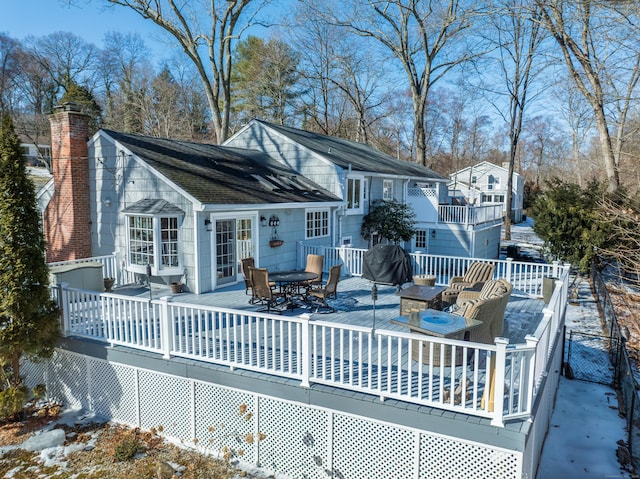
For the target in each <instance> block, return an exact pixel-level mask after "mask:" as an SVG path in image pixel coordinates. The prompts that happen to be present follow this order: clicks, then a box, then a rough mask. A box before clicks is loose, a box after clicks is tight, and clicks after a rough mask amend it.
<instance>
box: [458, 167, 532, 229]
mask: <svg viewBox="0 0 640 479" xmlns="http://www.w3.org/2000/svg"><path fill="white" fill-rule="evenodd" d="M505 166H508V165H505ZM449 176H450V178H451V181H450V182H449V189H450V190H451V191H456V192H459V194H460V195H461V196H463V197H464V199H465V200H466V201H467V202H468V203H469V204H471V205H489V204H502V205H503V207H504V215H505V216H506V213H507V187H508V185H507V183H508V178H509V169H508V167H504V166H498V165H495V164H493V163H490V162H488V161H482V162H480V163H478V164H476V165H472V166H469V167H467V168H463V169H461V170H458V171H456V172H454V173H451V174H450V175H449ZM523 201H524V177H523V176H522V175H520V174H518V173H516V172H514V173H513V184H512V201H511V210H512V212H511V220H512V221H513V222H514V223H519V222H521V221H522V208H523Z"/></svg>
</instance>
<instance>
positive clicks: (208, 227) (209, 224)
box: [204, 218, 213, 231]
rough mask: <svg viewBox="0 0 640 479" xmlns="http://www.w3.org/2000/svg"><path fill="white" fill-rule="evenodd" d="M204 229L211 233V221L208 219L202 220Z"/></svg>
mask: <svg viewBox="0 0 640 479" xmlns="http://www.w3.org/2000/svg"><path fill="white" fill-rule="evenodd" d="M204 228H205V229H206V230H207V231H213V224H212V223H211V220H210V219H209V218H205V220H204Z"/></svg>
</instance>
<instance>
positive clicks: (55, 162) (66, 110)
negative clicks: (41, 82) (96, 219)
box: [44, 103, 91, 262]
mask: <svg viewBox="0 0 640 479" xmlns="http://www.w3.org/2000/svg"><path fill="white" fill-rule="evenodd" d="M89 119H90V118H89V117H88V116H87V115H85V114H84V113H82V112H81V111H80V108H79V107H78V105H76V104H74V103H65V104H64V105H62V106H57V107H56V108H55V113H54V114H53V115H50V116H49V122H50V123H51V167H52V173H53V182H54V193H53V196H52V198H51V201H50V202H49V205H48V207H47V209H46V210H45V213H44V230H45V231H44V233H45V239H46V241H47V262H53V261H66V260H71V259H78V258H88V257H90V256H91V224H90V223H91V217H90V212H89V152H88V147H87V140H88V126H89Z"/></svg>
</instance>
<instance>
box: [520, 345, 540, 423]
mask: <svg viewBox="0 0 640 479" xmlns="http://www.w3.org/2000/svg"><path fill="white" fill-rule="evenodd" d="M524 340H525V342H526V343H527V347H528V348H531V349H532V350H533V354H532V355H531V357H530V358H529V361H528V368H527V374H528V377H527V378H526V380H525V381H524V384H526V387H527V390H526V391H523V392H522V393H520V395H521V396H522V394H523V393H524V397H525V399H526V401H527V404H526V411H527V412H528V413H529V414H531V409H532V408H533V396H534V394H535V393H536V391H535V388H536V384H537V383H538V378H537V374H536V362H537V361H538V342H539V341H540V340H539V338H536V337H535V336H533V335H532V334H527V335H526V336H525V338H524Z"/></svg>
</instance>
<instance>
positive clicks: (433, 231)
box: [431, 230, 436, 239]
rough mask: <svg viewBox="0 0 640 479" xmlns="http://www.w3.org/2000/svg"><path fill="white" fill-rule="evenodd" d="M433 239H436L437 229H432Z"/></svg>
mask: <svg viewBox="0 0 640 479" xmlns="http://www.w3.org/2000/svg"><path fill="white" fill-rule="evenodd" d="M431 239H436V230H431Z"/></svg>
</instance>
